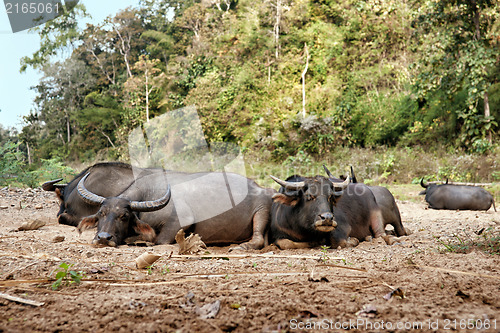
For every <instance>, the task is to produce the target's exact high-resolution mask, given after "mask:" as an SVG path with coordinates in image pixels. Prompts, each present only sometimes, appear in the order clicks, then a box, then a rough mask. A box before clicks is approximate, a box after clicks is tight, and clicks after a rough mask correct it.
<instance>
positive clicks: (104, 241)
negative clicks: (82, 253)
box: [94, 231, 117, 247]
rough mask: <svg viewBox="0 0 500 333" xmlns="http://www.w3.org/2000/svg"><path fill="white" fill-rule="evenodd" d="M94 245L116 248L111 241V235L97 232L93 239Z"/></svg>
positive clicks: (114, 243)
mask: <svg viewBox="0 0 500 333" xmlns="http://www.w3.org/2000/svg"><path fill="white" fill-rule="evenodd" d="M94 244H96V245H99V246H111V247H116V245H117V244H116V242H115V241H114V240H113V235H111V234H110V233H108V232H105V231H101V232H98V233H97V235H96V236H95V238H94Z"/></svg>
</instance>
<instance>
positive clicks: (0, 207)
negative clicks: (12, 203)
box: [0, 206, 9, 209]
mask: <svg viewBox="0 0 500 333" xmlns="http://www.w3.org/2000/svg"><path fill="white" fill-rule="evenodd" d="M7 208H9V206H0V209H7Z"/></svg>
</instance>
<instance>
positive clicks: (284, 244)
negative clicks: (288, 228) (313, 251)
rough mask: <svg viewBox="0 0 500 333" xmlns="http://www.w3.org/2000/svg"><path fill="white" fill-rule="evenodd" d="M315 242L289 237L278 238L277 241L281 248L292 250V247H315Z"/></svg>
mask: <svg viewBox="0 0 500 333" xmlns="http://www.w3.org/2000/svg"><path fill="white" fill-rule="evenodd" d="M314 245H315V244H311V243H307V242H294V241H292V240H289V239H278V240H277V241H276V246H277V247H279V248H280V249H281V250H290V249H308V248H312V247H314Z"/></svg>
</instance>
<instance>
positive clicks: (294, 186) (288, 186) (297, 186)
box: [269, 175, 306, 191]
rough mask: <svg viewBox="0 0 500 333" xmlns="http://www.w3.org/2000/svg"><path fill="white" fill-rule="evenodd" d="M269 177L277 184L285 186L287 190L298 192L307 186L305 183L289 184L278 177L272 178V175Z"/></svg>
mask: <svg viewBox="0 0 500 333" xmlns="http://www.w3.org/2000/svg"><path fill="white" fill-rule="evenodd" d="M269 177H271V178H272V179H273V180H274V181H275V182H276V183H278V184H280V185H281V186H283V187H284V188H286V189H287V190H293V191H297V190H300V189H302V188H304V187H305V186H306V183H305V182H287V181H286V180H281V179H279V178H276V177H274V176H271V175H269Z"/></svg>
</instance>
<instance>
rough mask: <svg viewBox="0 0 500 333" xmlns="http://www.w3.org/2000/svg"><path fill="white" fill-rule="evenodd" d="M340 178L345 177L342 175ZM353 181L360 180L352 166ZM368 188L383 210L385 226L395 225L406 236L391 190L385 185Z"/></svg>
mask: <svg viewBox="0 0 500 333" xmlns="http://www.w3.org/2000/svg"><path fill="white" fill-rule="evenodd" d="M323 167H324V166H323ZM325 170H326V171H327V174H328V176H329V177H330V178H332V177H333V176H332V175H331V174H330V172H329V171H328V169H326V168H325ZM340 178H345V177H343V176H341V177H340ZM351 182H353V183H357V182H358V180H357V178H356V176H355V174H354V169H353V168H352V166H351ZM368 188H369V189H370V191H372V193H373V195H374V196H375V201H376V202H377V204H378V206H379V207H380V209H381V210H382V219H383V220H384V226H387V225H388V224H390V225H392V226H393V227H394V231H395V233H396V235H397V236H398V237H400V236H406V235H407V233H406V229H405V228H404V227H403V223H402V222H401V214H400V213H399V208H398V205H397V204H396V200H395V199H394V196H393V195H392V193H391V191H389V190H388V189H387V188H385V187H383V186H368Z"/></svg>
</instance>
